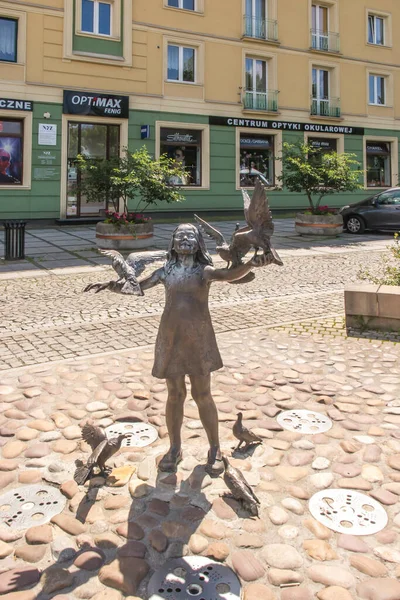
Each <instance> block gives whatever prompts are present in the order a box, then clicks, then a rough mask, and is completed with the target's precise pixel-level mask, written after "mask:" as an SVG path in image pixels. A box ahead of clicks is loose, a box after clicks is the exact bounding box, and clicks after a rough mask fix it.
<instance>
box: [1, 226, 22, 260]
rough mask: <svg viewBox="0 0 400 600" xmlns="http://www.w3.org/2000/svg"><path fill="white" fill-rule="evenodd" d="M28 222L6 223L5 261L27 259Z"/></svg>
mask: <svg viewBox="0 0 400 600" xmlns="http://www.w3.org/2000/svg"><path fill="white" fill-rule="evenodd" d="M25 225H26V221H5V222H4V230H5V240H4V245H5V259H6V260H21V259H23V258H25Z"/></svg>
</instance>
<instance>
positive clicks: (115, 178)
mask: <svg viewBox="0 0 400 600" xmlns="http://www.w3.org/2000/svg"><path fill="white" fill-rule="evenodd" d="M77 165H78V167H79V169H80V171H81V177H80V183H79V184H78V185H79V191H80V192H81V193H84V194H85V195H86V198H87V200H88V202H90V201H96V202H99V201H104V202H105V203H106V205H108V206H112V209H111V208H109V209H107V210H106V211H105V219H104V221H102V222H100V223H97V225H96V242H97V246H98V247H100V248H108V249H109V248H111V249H115V250H132V249H135V248H143V247H145V246H149V245H151V238H152V237H153V224H152V222H151V218H150V217H149V216H146V214H145V210H146V208H147V207H148V206H149V205H154V204H156V203H157V202H168V203H170V202H180V201H181V200H183V196H182V195H181V193H180V192H179V188H177V187H175V186H173V185H172V184H170V183H169V182H170V181H171V180H172V178H174V177H176V176H179V175H181V170H180V169H179V168H177V167H176V165H175V163H174V161H173V160H171V159H169V158H168V157H167V156H166V155H163V156H160V158H159V159H158V160H155V159H153V158H152V157H151V156H150V154H149V152H148V150H147V148H146V147H145V146H143V148H141V149H140V150H136V151H135V152H130V151H128V150H127V149H126V150H125V152H124V155H123V156H121V157H114V158H112V159H109V160H106V159H103V160H93V159H88V158H86V157H85V156H82V155H79V156H78V158H77ZM132 202H135V208H134V209H133V210H132V209H129V205H131V203H132ZM120 207H121V208H120Z"/></svg>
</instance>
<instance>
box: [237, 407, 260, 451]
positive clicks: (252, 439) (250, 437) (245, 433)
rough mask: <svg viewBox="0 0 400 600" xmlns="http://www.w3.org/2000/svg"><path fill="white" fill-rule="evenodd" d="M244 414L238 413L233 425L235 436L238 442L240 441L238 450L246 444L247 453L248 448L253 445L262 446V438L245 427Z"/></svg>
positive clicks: (244, 449)
mask: <svg viewBox="0 0 400 600" xmlns="http://www.w3.org/2000/svg"><path fill="white" fill-rule="evenodd" d="M242 419H243V413H241V412H240V413H238V416H237V420H236V421H235V423H234V425H233V435H234V436H235V438H236V439H237V440H239V444H238V445H237V446H236V448H235V449H236V450H239V448H240V446H241V445H242V444H243V443H245V444H246V445H245V447H244V448H243V451H244V452H246V450H247V448H248V447H249V446H251V445H252V444H262V438H260V437H259V436H258V435H256V434H255V433H253V432H252V431H251V430H250V429H247V427H245V426H244V425H243V421H242Z"/></svg>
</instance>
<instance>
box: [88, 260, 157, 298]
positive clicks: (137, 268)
mask: <svg viewBox="0 0 400 600" xmlns="http://www.w3.org/2000/svg"><path fill="white" fill-rule="evenodd" d="M100 252H101V253H102V254H104V255H105V256H109V257H111V258H112V263H111V266H112V268H113V269H114V271H115V272H116V273H117V275H118V280H117V281H107V282H105V283H90V284H89V285H87V286H86V287H85V289H84V292H88V291H89V290H93V289H94V290H95V293H96V294H98V293H99V292H101V291H102V290H106V289H110V290H112V289H116V288H118V287H119V286H120V285H121V284H122V283H123V282H124V280H125V282H124V283H123V285H122V287H120V289H118V291H119V292H121V294H133V295H135V296H143V292H142V290H141V288H140V284H139V282H138V279H137V278H138V277H139V276H140V275H141V274H142V273H143V271H144V270H145V268H146V267H147V265H149V264H151V263H153V262H155V261H157V260H163V259H165V257H166V256H167V253H166V252H165V251H164V250H159V251H158V252H132V253H131V254H130V255H129V256H128V258H127V259H126V260H125V258H124V257H123V256H122V254H120V253H119V252H118V251H117V250H100Z"/></svg>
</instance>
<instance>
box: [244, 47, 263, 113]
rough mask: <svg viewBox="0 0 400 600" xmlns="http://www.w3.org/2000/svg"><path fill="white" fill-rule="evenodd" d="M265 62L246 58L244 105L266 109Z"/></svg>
mask: <svg viewBox="0 0 400 600" xmlns="http://www.w3.org/2000/svg"><path fill="white" fill-rule="evenodd" d="M267 81H268V71H267V62H266V61H265V60H258V59H256V58H246V107H247V108H254V109H259V110H266V109H267V104H268V103H267V89H268V85H267Z"/></svg>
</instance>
